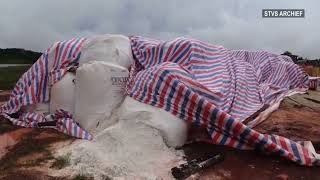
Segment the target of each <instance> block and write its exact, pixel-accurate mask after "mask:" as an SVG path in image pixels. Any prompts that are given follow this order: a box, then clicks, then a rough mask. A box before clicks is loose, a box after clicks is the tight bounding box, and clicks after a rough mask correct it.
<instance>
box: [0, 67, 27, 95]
mask: <svg viewBox="0 0 320 180" xmlns="http://www.w3.org/2000/svg"><path fill="white" fill-rule="evenodd" d="M29 68H30V66H11V67H0V90H11V89H12V88H13V87H14V86H15V84H16V82H17V81H18V80H19V78H20V77H21V75H22V74H23V73H24V72H26V71H27V70H28V69H29Z"/></svg>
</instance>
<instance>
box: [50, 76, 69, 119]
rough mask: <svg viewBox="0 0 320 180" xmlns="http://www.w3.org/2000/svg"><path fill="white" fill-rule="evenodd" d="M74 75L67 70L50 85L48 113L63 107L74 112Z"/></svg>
mask: <svg viewBox="0 0 320 180" xmlns="http://www.w3.org/2000/svg"><path fill="white" fill-rule="evenodd" d="M74 79H75V75H74V74H73V73H71V72H67V73H66V74H65V75H64V76H63V78H62V79H61V80H60V81H58V82H57V83H55V84H54V85H53V86H52V87H51V94H50V113H52V114H53V113H55V112H56V110H57V109H63V110H66V111H69V112H70V113H72V114H73V113H74V102H75V101H74V98H75V97H74V95H75V83H74Z"/></svg>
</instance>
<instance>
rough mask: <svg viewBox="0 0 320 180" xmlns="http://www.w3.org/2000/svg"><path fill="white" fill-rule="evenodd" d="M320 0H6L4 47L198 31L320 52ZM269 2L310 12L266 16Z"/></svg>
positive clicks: (255, 46) (229, 43) (225, 41)
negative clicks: (92, 37) (298, 15)
mask: <svg viewBox="0 0 320 180" xmlns="http://www.w3.org/2000/svg"><path fill="white" fill-rule="evenodd" d="M319 7H320V1H318V0H306V1H302V0H254V1H249V0H241V1H239V0H228V1H223V0H221V1H218V0H198V1H197V0H179V1H178V0H0V48H12V47H15V48H25V49H31V50H37V51H43V50H45V49H47V48H48V47H49V46H50V45H51V44H52V43H54V42H55V41H59V40H65V39H70V38H72V37H81V36H90V35H94V34H104V33H117V34H125V35H142V36H148V37H154V38H158V39H171V38H174V37H178V36H185V37H193V38H198V39H201V40H205V41H209V42H211V43H214V44H220V45H223V46H225V47H227V48H233V49H250V50H270V51H273V52H275V53H282V52H283V51H285V50H289V51H291V52H293V53H295V54H299V55H302V56H305V57H309V58H315V57H317V58H319V57H320V9H319ZM264 8H299V9H305V11H306V17H305V18H296V19H294V18H282V19H279V18H277V19H274V18H268V19H266V18H262V17H261V10H262V9H264Z"/></svg>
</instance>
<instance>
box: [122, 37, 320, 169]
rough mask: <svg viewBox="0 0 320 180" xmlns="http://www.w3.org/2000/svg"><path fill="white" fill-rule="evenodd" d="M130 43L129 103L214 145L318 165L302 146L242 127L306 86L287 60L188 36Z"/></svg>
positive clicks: (136, 39)
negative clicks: (186, 125) (198, 130)
mask: <svg viewBox="0 0 320 180" xmlns="http://www.w3.org/2000/svg"><path fill="white" fill-rule="evenodd" d="M130 41H131V47H132V52H133V54H134V58H135V63H134V66H133V67H132V69H131V72H130V77H129V81H128V85H127V92H128V94H129V95H130V96H131V97H133V98H134V99H136V100H138V101H140V102H143V103H146V104H149V105H152V106H155V107H159V108H162V109H165V110H166V111H168V112H170V113H172V114H173V115H175V116H177V117H179V118H181V119H183V120H185V121H187V122H190V123H194V124H196V125H199V126H202V127H205V128H206V129H207V130H208V132H209V134H210V136H211V142H212V143H214V144H219V145H226V146H230V147H233V148H238V149H258V150H262V151H264V152H269V153H276V154H279V155H281V156H283V157H285V158H287V159H289V160H292V161H294V162H296V163H298V164H301V165H306V166H312V165H320V161H319V159H317V158H316V157H315V155H314V154H312V152H311V151H310V150H309V149H307V148H306V147H304V146H302V145H301V144H299V143H296V142H294V141H291V140H289V139H287V138H285V137H281V136H277V135H266V134H261V133H259V132H257V131H255V130H253V129H251V128H249V127H247V126H246V125H244V124H243V123H242V120H244V119H246V118H247V117H249V116H250V115H251V114H252V113H254V112H256V111H257V110H259V109H260V108H261V107H262V106H263V105H264V104H268V103H269V102H271V101H273V100H274V99H276V98H277V97H278V96H281V95H282V94H284V93H285V92H287V91H288V90H292V89H295V88H299V89H305V90H306V89H307V88H308V83H309V80H308V76H307V74H306V73H305V72H303V71H302V70H301V69H300V68H299V67H298V66H297V65H295V64H294V63H293V62H292V61H291V59H290V58H288V57H286V56H280V55H275V54H271V53H268V52H248V51H234V50H228V49H225V48H223V47H222V46H216V45H212V44H208V43H205V42H202V41H199V40H195V39H188V38H178V39H175V40H172V41H165V42H163V41H158V40H154V39H148V38H143V37H138V36H131V37H130Z"/></svg>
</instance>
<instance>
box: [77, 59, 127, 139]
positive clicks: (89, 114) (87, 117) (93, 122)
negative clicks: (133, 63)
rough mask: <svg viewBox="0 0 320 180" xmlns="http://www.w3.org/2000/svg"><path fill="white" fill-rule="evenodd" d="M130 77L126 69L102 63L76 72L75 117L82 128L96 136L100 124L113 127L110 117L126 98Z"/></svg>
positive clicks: (95, 62) (94, 63)
mask: <svg viewBox="0 0 320 180" xmlns="http://www.w3.org/2000/svg"><path fill="white" fill-rule="evenodd" d="M128 75H129V72H128V70H127V68H124V67H122V66H119V65H115V64H111V63H106V62H101V61H90V62H89V63H86V64H83V65H82V66H80V67H79V68H78V69H77V72H76V91H75V92H76V95H75V96H76V97H75V114H74V115H75V120H76V121H77V122H78V123H79V124H80V125H81V127H82V128H84V129H86V130H87V131H89V132H91V133H93V132H95V130H96V128H97V126H98V124H103V125H104V126H106V124H108V123H109V124H110V125H111V124H113V123H114V122H112V120H110V118H109V117H110V115H111V114H112V111H113V110H114V109H115V108H116V107H117V106H118V105H119V104H120V103H121V102H122V101H123V99H124V97H125V94H124V93H125V92H124V88H125V84H126V81H127V79H128ZM103 121H107V122H103Z"/></svg>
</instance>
